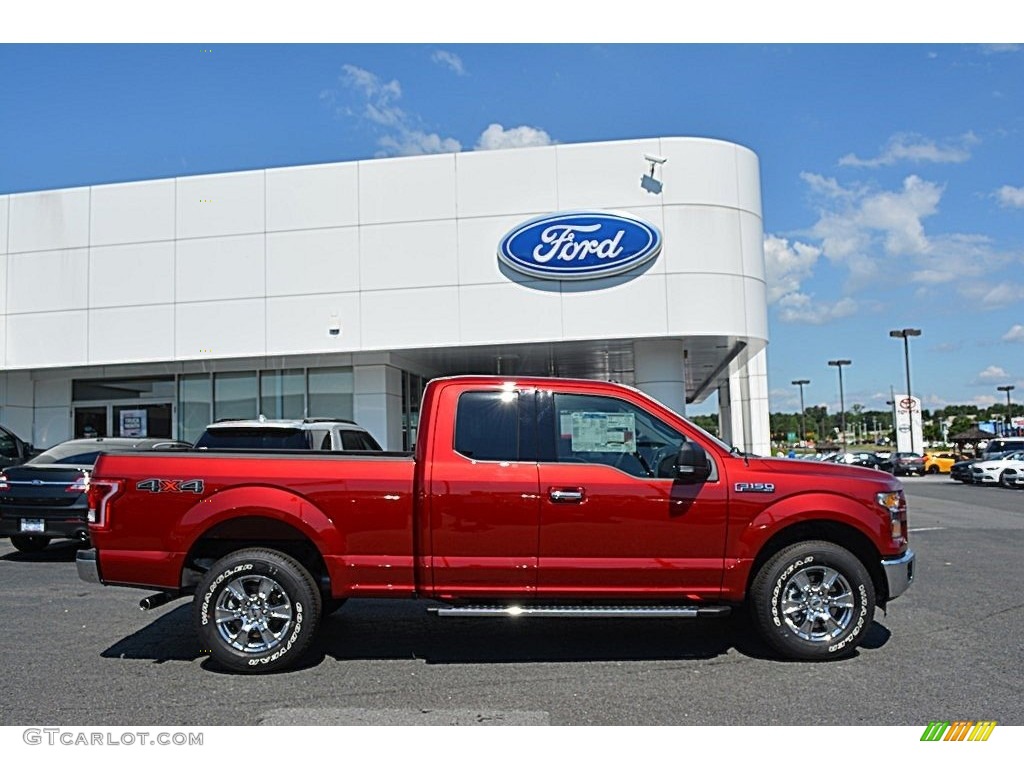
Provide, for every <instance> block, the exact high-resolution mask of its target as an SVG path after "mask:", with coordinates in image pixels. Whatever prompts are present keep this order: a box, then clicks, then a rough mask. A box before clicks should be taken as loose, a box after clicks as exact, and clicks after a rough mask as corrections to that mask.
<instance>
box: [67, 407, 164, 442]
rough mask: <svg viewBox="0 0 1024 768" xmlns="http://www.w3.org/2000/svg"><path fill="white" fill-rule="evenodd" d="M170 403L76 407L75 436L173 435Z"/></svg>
mask: <svg viewBox="0 0 1024 768" xmlns="http://www.w3.org/2000/svg"><path fill="white" fill-rule="evenodd" d="M173 423H174V410H173V407H172V404H171V403H144V402H143V403H140V402H138V401H136V402H133V403H111V404H107V405H89V406H76V407H75V437H76V438H82V437H165V438H168V439H169V438H171V437H172V434H171V428H172V425H173Z"/></svg>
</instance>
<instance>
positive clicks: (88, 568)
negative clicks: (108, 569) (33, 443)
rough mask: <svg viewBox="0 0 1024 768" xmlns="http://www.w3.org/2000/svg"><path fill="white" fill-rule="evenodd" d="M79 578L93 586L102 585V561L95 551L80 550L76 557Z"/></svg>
mask: <svg viewBox="0 0 1024 768" xmlns="http://www.w3.org/2000/svg"><path fill="white" fill-rule="evenodd" d="M75 566H76V567H77V568H78V578H80V579H81V580H82V581H88V582H90V583H92V584H100V583H102V582H100V561H99V558H98V556H97V552H96V550H95V549H80V550H78V553H77V554H76V555H75Z"/></svg>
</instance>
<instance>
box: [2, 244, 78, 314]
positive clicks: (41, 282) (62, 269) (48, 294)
mask: <svg viewBox="0 0 1024 768" xmlns="http://www.w3.org/2000/svg"><path fill="white" fill-rule="evenodd" d="M88 300H89V249H88V248H77V249H75V250H66V251H38V252H35V253H15V254H9V255H8V256H7V311H8V312H9V313H12V314H13V313H18V312H59V311H64V310H70V309H84V308H85V307H86V305H87V303H88Z"/></svg>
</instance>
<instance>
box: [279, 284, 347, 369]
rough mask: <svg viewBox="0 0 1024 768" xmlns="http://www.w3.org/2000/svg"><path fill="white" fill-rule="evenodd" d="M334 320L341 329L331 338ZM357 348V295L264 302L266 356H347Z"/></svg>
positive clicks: (304, 297) (338, 294)
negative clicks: (306, 354) (339, 353)
mask: <svg viewBox="0 0 1024 768" xmlns="http://www.w3.org/2000/svg"><path fill="white" fill-rule="evenodd" d="M335 318H336V320H337V323H338V327H339V329H340V333H339V334H338V335H337V336H332V335H331V334H330V327H331V324H332V323H333V322H334V321H335ZM359 348H360V317H359V294H358V293H321V294H317V295H316V296H290V297H285V298H272V299H267V354H268V355H293V354H300V353H306V352H316V353H320V352H323V353H326V352H349V351H353V350H358V349H359Z"/></svg>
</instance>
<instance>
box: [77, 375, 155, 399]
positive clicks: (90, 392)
mask: <svg viewBox="0 0 1024 768" xmlns="http://www.w3.org/2000/svg"><path fill="white" fill-rule="evenodd" d="M139 398H145V399H147V400H153V399H160V400H166V401H167V402H171V401H173V400H174V378H173V377H164V378H151V379H145V378H142V379H77V380H75V381H72V382H71V399H72V400H73V401H74V402H76V403H77V402H88V401H95V400H136V399H139Z"/></svg>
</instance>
